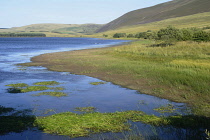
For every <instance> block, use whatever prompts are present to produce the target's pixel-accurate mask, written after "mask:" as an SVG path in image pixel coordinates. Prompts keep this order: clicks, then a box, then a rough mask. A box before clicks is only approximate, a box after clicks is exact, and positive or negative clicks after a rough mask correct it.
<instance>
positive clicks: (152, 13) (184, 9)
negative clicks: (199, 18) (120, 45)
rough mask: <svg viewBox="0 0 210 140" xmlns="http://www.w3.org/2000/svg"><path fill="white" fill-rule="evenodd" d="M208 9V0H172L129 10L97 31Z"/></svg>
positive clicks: (207, 10)
mask: <svg viewBox="0 0 210 140" xmlns="http://www.w3.org/2000/svg"><path fill="white" fill-rule="evenodd" d="M209 11H210V0H173V1H169V2H166V3H162V4H158V5H155V6H152V7H148V8H144V9H139V10H135V11H131V12H129V13H127V14H125V15H123V16H121V17H119V18H117V19H115V20H114V21H112V22H110V23H108V24H106V25H104V26H103V27H102V28H100V29H99V30H97V32H105V31H108V30H114V29H118V28H121V27H124V26H132V25H139V24H145V23H151V22H155V21H161V20H164V19H169V18H175V17H182V16H188V15H193V14H197V13H203V12H209ZM195 22H196V21H195Z"/></svg>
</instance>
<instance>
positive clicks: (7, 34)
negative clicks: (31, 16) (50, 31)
mask: <svg viewBox="0 0 210 140" xmlns="http://www.w3.org/2000/svg"><path fill="white" fill-rule="evenodd" d="M0 37H46V35H45V34H43V33H0Z"/></svg>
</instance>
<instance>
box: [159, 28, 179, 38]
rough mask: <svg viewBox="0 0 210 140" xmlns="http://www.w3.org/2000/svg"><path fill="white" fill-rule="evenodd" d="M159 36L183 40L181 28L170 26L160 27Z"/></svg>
mask: <svg viewBox="0 0 210 140" xmlns="http://www.w3.org/2000/svg"><path fill="white" fill-rule="evenodd" d="M157 36H158V38H159V39H161V40H168V39H174V40H178V41H180V40H182V36H183V33H182V32H181V31H180V30H179V29H177V28H175V27H172V26H169V27H167V28H163V29H160V30H159V31H158V32H157Z"/></svg>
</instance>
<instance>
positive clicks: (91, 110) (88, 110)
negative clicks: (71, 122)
mask: <svg viewBox="0 0 210 140" xmlns="http://www.w3.org/2000/svg"><path fill="white" fill-rule="evenodd" d="M95 110H96V108H95V107H92V106H89V107H76V108H75V109H74V111H79V112H84V113H90V112H95Z"/></svg>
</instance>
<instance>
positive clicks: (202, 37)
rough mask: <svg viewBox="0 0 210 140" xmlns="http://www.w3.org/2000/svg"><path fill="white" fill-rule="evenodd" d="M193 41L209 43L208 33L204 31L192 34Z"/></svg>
mask: <svg viewBox="0 0 210 140" xmlns="http://www.w3.org/2000/svg"><path fill="white" fill-rule="evenodd" d="M193 40H194V41H197V42H200V41H205V42H206V41H210V33H207V32H205V31H197V32H195V33H194V34H193Z"/></svg>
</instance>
